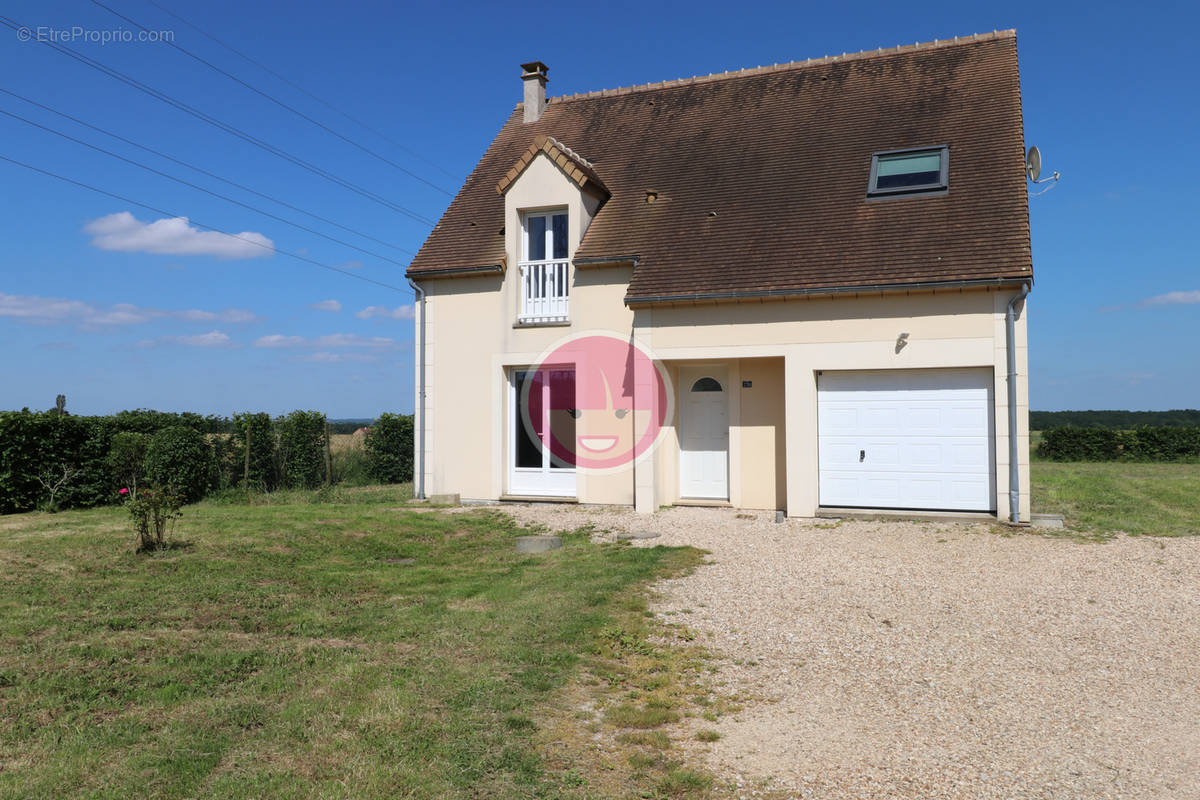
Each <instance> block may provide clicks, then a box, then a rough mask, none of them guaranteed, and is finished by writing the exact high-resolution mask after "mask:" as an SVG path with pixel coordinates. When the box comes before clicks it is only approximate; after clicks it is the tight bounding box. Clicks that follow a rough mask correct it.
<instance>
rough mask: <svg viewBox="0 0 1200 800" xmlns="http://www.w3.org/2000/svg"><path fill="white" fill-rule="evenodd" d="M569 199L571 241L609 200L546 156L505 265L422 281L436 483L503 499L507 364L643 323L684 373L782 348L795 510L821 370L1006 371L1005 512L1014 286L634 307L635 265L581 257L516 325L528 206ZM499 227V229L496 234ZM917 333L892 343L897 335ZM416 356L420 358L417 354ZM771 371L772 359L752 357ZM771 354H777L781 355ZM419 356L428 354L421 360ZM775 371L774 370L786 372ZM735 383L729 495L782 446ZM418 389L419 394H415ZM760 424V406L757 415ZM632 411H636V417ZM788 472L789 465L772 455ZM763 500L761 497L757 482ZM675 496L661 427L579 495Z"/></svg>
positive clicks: (1024, 420) (670, 444)
mask: <svg viewBox="0 0 1200 800" xmlns="http://www.w3.org/2000/svg"><path fill="white" fill-rule="evenodd" d="M560 207H565V208H566V209H567V210H568V213H569V216H570V219H569V233H570V242H569V244H570V248H569V256H571V257H572V258H573V257H574V253H575V248H576V246H577V245H578V243H579V241H580V240H581V239H582V237H583V235H584V233H585V232H586V229H587V224H588V223H589V222H590V220H591V218H592V216H593V215H594V214H595V212H596V210H597V207H598V201H597V200H596V199H595V198H593V197H591V196H589V195H586V194H584V193H582V192H580V191H579V189H578V187H577V186H576V185H575V184H574V183H573V182H572V181H570V180H569V179H568V178H567V177H566V176H565V175H563V173H562V172H561V171H560V170H559V169H558V168H557V167H556V166H554V165H553V164H552V163H551V162H550V161H549V159H548V158H546V157H545V156H544V155H542V156H538V157H537V158H535V160H534V161H533V162H532V163H531V164H530V165H529V166H528V167H527V168H526V170H525V172H524V173H522V175H521V176H520V177H519V178H518V179H517V180H516V181H515V182H514V183H513V184H512V185H511V186H510V187H509V189H508V191H507V193H506V195H505V225H504V237H505V243H506V249H507V253H508V265H507V269H506V271H505V273H504V274H503V275H490V276H472V277H458V278H445V279H427V280H424V281H422V286H423V287H424V288H425V289H426V291H427V301H426V315H427V326H426V342H427V352H426V415H425V419H424V420H418V425H424V429H425V445H426V446H425V453H426V458H425V464H426V470H425V476H426V492H427V493H429V494H433V493H459V494H461V495H462V496H463V497H464V498H468V499H496V498H499V497H501V496H502V495H503V494H504V493H505V481H506V476H507V469H506V464H507V451H506V447H507V432H508V421H507V413H508V403H507V378H506V370H507V369H508V368H511V367H520V366H528V365H530V364H533V363H536V362H537V361H538V358H539V356H540V355H541V354H542V353H543V352H544V351H546V350H547V349H549V348H550V347H551V346H553V345H554V344H555V343H556V342H558V341H559V340H561V339H562V338H564V337H566V336H568V335H571V334H573V333H578V332H582V331H596V330H604V331H610V332H613V333H616V334H618V335H622V336H627V335H629V334H630V333H631V332H632V333H634V334H635V335H636V336H637V338H638V340H639V341H641V342H642V343H643V344H644V345H645V346H647V347H649V348H650V349H651V350H652V351H653V353H654V355H655V356H656V357H657V358H659V359H662V360H664V361H666V362H667V364H668V373H669V374H670V375H671V377H672V379H673V380H674V379H675V378H676V377H677V372H678V370H677V365H678V364H679V363H683V362H701V363H703V362H710V363H712V362H720V363H721V364H722V365H724V368H725V369H727V370H728V373H727V374H728V378H729V383H730V386H731V387H738V386H740V373H739V370H740V369H741V368H742V364H741V362H740V361H739V360H740V359H750V358H776V359H782V364H783V377H782V384H783V386H784V400H783V408H784V417H785V418H784V420H782V421H781V422H782V423H783V427H784V428H785V430H786V434H785V442H786V500H787V502H786V505H787V512H788V514H789V515H791V516H811V515H813V514H814V513H816V511H817V439H816V437H817V391H816V374H817V372H818V371H820V370H866V369H916V368H946V367H987V368H990V369H992V370H993V372H994V374H995V380H996V391H995V398H996V404H995V431H996V448H995V450H996V460H997V463H996V483H997V485H996V497H997V514H998V515H999V516H1000V517H1001V518H1007V516H1008V459H1009V456H1008V409H1007V403H1008V400H1007V398H1008V387H1007V365H1006V358H1007V355H1006V341H1005V307H1006V304H1007V302H1008V300H1009V299H1010V298H1011V297H1012V296H1013V294H1014V293H1015V290H1010V289H1005V290H983V289H975V290H969V291H967V290H941V291H936V292H935V291H924V292H910V293H907V294H890V295H881V294H860V295H854V296H839V297H832V298H812V299H800V300H787V301H766V302H741V303H723V304H686V305H677V306H672V307H655V308H640V309H638V310H637V311H636V312H635V311H633V310H631V309H630V308H628V307H627V306H626V305H625V304H624V302H623V298H624V295H625V291H626V288H627V286H628V282H629V279H630V276H631V274H632V273H631V269H630V268H628V267H611V266H606V267H593V268H588V269H582V270H581V269H576V268H575V267H574V266H572V267H571V299H570V317H571V322H570V324H569V325H567V326H552V327H536V328H529V327H519V326H517V325H516V319H517V313H518V305H519V302H520V285H519V280H520V273H519V269H518V267H517V264H518V262H519V260H520V258H521V254H520V241H521V239H520V234H521V217H520V214H521V212H522V211H525V210H545V209H551V208H560ZM497 235H498V234H497ZM1026 332H1027V327H1026V315H1025V313H1024V309H1022V310H1021V314H1020V316H1019V317H1018V321H1017V328H1016V334H1017V335H1016V344H1017V356H1018V357H1017V368H1018V381H1017V389H1018V391H1017V397H1018V401H1017V402H1018V411H1019V414H1018V430H1017V435H1018V437H1019V445H1020V447H1019V451H1020V454H1021V455H1020V462H1019V463H1020V468H1021V518H1022V519H1024V520H1027V519H1028V518H1029V430H1028V419H1029V417H1028V410H1029V409H1028V397H1029V390H1028V366H1027V365H1028V355H1027V354H1028V341H1027V333H1026ZM900 333H908V334H909V337H908V345H907V346H906V347H904V348H903V349H901V350H900V352H898V353H897V352H896V348H895V346H896V338H897V336H898V335H899V334H900ZM417 362H418V364H419V359H417ZM756 363H757V364H758V366H757V367H756V368H757V369H760V373H759V374H763V373H761V369H762V364H763V363H765V362H756ZM771 363H773V364H775V363H778V362H771ZM418 369H419V366H418ZM773 369H775V372H773V373H772V372H768V373H766V374H763V378H760V380H763V379H767V380H768V381H769V382H770V384H772V385H774V384H775V383H778V382H779V380H778V376H777V372H778V370H777V367H775V368H773ZM738 397H739V393H738V392H736V391H731V393H730V398H729V400H730V407H729V412H730V437H729V441H730V464H729V478H730V502H731V503H732V504H733V505H741V504H742V503H743V500H744V499H748V500H750V501H751V502H754V503H756V504H766V503H768V502H769V500H767V499H753V498H751V497H746V498H744V497H743V495H744V494H745V493H744V491H743V484H744V483H746V482H747V478H745V477H744V476H745V475H747V474H752V473H751V472H748V470H751V468H752V466H753V465H755V464H761V463H764V461H765V460H766V459H770V461H771V462H773V461H774V454H773V453H772V454H767V453H766V451H765V450H763V451H762V452H760V450H759V449H756V448H765V447H767V444H766V443H767V442H770V441H771V437H769V436H767V435H765V434H764V433H763V432H762V431H761V430H760V431H757V432H753V433H751V432H749V431H743V430H742V420H741V419H740V408H739V400H738ZM418 401H419V398H418ZM758 422H760V423H761V419H760V420H758ZM631 424H632V420H631ZM777 469H778V468H777ZM754 497H760V498H761V497H762V495H761V494H756V495H755V496H754ZM677 498H678V439H677V436H676V431H675V429H674V428H671V429H669V430H668V431H666V432H665V433H664V436H663V439H662V440H661V442H660V447H659V448H658V450H656V451H655V454H654V456H653V459H652V460H651V461H649V462H644V463H642V464H641V465H639V466H638V467H637V468H636V469H634V468H632V467H631V468H629V469H627V470H624V471H618V472H613V473H609V474H605V475H584V474H581V475H580V476H579V478H578V499H579V500H580V502H587V503H606V504H608V503H613V504H624V505H635V506H636V508H637V509H638V510H640V511H652V510H654V509H656V508H657V507H658V506H659V505H662V504H667V503H671V502H673V501H674V500H676V499H677Z"/></svg>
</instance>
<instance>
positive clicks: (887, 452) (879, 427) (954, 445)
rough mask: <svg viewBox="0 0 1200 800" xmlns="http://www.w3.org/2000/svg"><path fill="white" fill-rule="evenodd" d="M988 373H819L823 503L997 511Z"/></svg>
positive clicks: (969, 371)
mask: <svg viewBox="0 0 1200 800" xmlns="http://www.w3.org/2000/svg"><path fill="white" fill-rule="evenodd" d="M992 375H993V373H992V371H991V370H989V369H920V370H878V371H872V372H824V373H823V374H821V375H819V376H818V377H817V428H818V437H817V438H818V458H819V464H820V468H819V469H820V502H821V505H822V506H825V507H841V508H845V507H850V508H896V509H931V510H932V509H939V510H948V511H995V509H996V488H995V487H996V468H995V463H996V459H995V437H994V435H993V423H992V415H993V396H992V391H993V388H992V387H993V383H992V380H993V378H992Z"/></svg>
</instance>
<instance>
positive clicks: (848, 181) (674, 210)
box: [409, 32, 1032, 301]
mask: <svg viewBox="0 0 1200 800" xmlns="http://www.w3.org/2000/svg"><path fill="white" fill-rule="evenodd" d="M543 137H544V138H543ZM563 141H569V142H572V143H573V144H575V145H576V146H581V147H583V148H585V149H586V152H587V153H588V154H589V157H590V158H592V159H593V160H594V162H595V164H599V165H600V168H602V170H603V174H604V178H603V183H600V181H599V176H598V175H597V174H596V168H595V167H594V166H593V163H592V162H590V161H587V160H584V159H583V158H582V157H580V156H578V155H577V154H576V153H574V151H571V150H570V148H568V147H566V145H562V144H561V142H563ZM940 144H945V145H948V146H949V148H950V189H949V192H948V193H946V194H944V195H936V196H929V195H926V196H912V197H905V198H890V199H886V200H868V199H867V197H866V190H867V180H868V174H869V170H870V160H871V158H870V157H871V154H872V153H873V152H875V151H879V150H888V149H899V148H904V147H919V146H927V145H940ZM539 150H541V151H543V152H545V153H546V154H547V155H549V156H551V158H552V160H554V161H555V162H556V163H560V162H561V163H563V164H566V165H568V166H567V167H564V171H566V172H567V174H568V176H569V177H571V178H572V179H573V180H575V181H576V182H577V183H580V184H581V185H583V181H587V182H591V181H596V182H597V183H598V184H599V185H600V186H601V187H604V188H606V189H607V190H608V192H609V194H610V197H609V199H608V200H607V202H606V203H605V204H604V205H603V206H602V207H601V209H600V211H599V212H598V213H597V214H596V216H595V218H594V219H593V221H592V223H591V226H590V227H589V229H588V231H587V234H586V236H585V237H584V239H583V241H582V243H581V244H580V246H579V248H578V250H577V251H576V254H575V255H576V258H581V259H603V258H610V257H614V256H618V255H620V256H628V255H630V254H636V255H637V256H638V266H637V268H636V270H635V271H634V275H633V279H632V281H631V283H630V286H629V292H628V299H629V300H631V301H635V300H639V299H640V300H646V299H649V298H655V297H662V296H679V295H696V296H700V295H705V294H713V293H724V292H745V293H753V292H761V291H777V292H786V291H811V290H814V289H821V288H835V287H855V286H867V285H875V284H881V283H886V284H899V285H906V284H912V285H916V284H921V283H935V282H945V281H975V280H980V281H983V280H1007V279H1013V280H1017V279H1026V280H1028V279H1030V278H1031V276H1032V259H1031V254H1030V247H1029V222H1028V195H1027V191H1026V188H1025V176H1024V141H1023V133H1022V121H1021V106H1020V86H1019V78H1018V70H1017V49H1016V39H1015V34H1013V33H1012V32H996V33H987V34H982V35H980V36H978V37H963V38H962V39H958V40H940V41H937V42H935V43H930V44H925V45H917V46H914V45H906V46H898V47H897V48H887V49H881V50H878V51H870V52H867V53H856V54H849V55H843V56H833V57H826V58H824V59H812V60H809V61H805V62H795V63H792V64H784V65H779V66H767V67H759V68H754V69H751V70H746V71H743V72H740V73H721V74H716V75H713V76H708V77H699V78H687V79H680V80H678V81H664V82H661V83H658V84H651V85H648V86H642V87H626V88H623V89H615V90H613V89H609V90H602V91H600V92H591V93H588V94H585V95H572V96H570V97H565V98H557V99H554V100H553V101H552V102H551V103H550V104H549V105H548V106H547V109H546V112H545V114H544V115H543V117H542V119H541V120H539V121H538V122H536V123H531V124H528V125H525V124H523V123H522V114H521V110H520V108H519V107H518V108H517V110H515V111H514V113H513V114H512V116H511V117H510V118H509V120H508V122H507V123H506V124H505V126H504V128H503V129H502V130H501V131H500V133H499V134H498V135H497V137H496V139H495V140H494V141H493V142H492V144H491V146H490V147H489V148H488V150H487V152H486V153H485V154H484V156H483V158H482V160H481V161H480V162H479V164H478V166H477V167H476V168H475V170H474V171H473V172H472V173H471V176H470V177H469V178H468V179H467V182H466V183H465V184H464V186H463V187H462V189H461V190H460V192H459V194H458V196H457V197H456V198H455V199H454V201H453V202H452V203H451V205H450V207H449V208H448V209H447V211H446V213H445V214H444V215H443V217H442V220H441V222H440V223H439V224H438V225H437V227H435V229H434V231H433V233H431V234H430V236H429V238H428V239H427V240H426V242H425V245H424V246H423V247H422V248H421V251H420V253H418V255H417V257H416V258H414V259H413V262H412V264H411V266H410V267H409V275H410V276H412V277H416V278H419V277H420V276H421V274H422V272H425V271H431V270H442V269H447V268H462V267H474V266H480V265H486V264H497V263H500V261H501V259H502V258H503V256H504V240H503V237H502V236H499V235H497V234H496V232H497V231H499V230H500V228H501V227H502V226H503V225H504V200H503V197H501V196H499V194H497V193H494V192H493V191H491V189H492V188H493V187H494V188H496V189H497V190H498V191H499V192H500V193H501V194H502V193H503V189H502V188H501V184H505V182H506V181H507V182H508V183H511V181H512V180H514V179H515V177H516V174H519V172H520V169H523V168H524V166H526V165H528V163H529V161H526V160H524V157H525V156H526V155H529V156H530V158H532V154H533V153H536V152H538V151H539ZM560 157H561V158H560ZM514 164H518V165H520V168H515V167H514ZM575 170H578V171H579V172H581V173H582V174H583V181H581V179H580V177H578V176H576V175H575V172H574V171H575ZM505 185H506V184H505ZM647 186H654V187H657V191H658V193H659V194H658V198H657V202H655V203H647V202H646V189H645V187H647ZM712 212H716V216H710V214H711V213H712ZM469 222H477V223H478V225H476V226H475V227H471V226H470V225H469V224H468V223H469Z"/></svg>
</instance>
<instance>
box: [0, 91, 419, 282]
mask: <svg viewBox="0 0 1200 800" xmlns="http://www.w3.org/2000/svg"><path fill="white" fill-rule="evenodd" d="M0 92H3V93H4V94H7V95H11V96H13V97H19V98H20V99H22V100H26V98H23V97H20V95H17V94H15V93H14V92H10V91H8V90H7V89H4V88H0ZM26 102H29V103H33V105H36V106H40V107H41V108H45V109H47V110H48V111H53V113H55V114H59V112H57V111H54V110H53V109H51V108H49V107H48V106H43V105H41V103H34V102H33V101H32V100H26ZM0 114H3V115H4V116H6V117H11V118H12V119H15V120H19V121H21V122H24V123H25V124H26V125H30V126H32V127H34V128H39V129H41V130H43V131H46V132H47V133H52V134H54V135H55V136H59V137H61V138H63V139H66V140H68V141H71V142H75V143H76V144H79V145H82V146H84V147H87V148H89V149H91V150H95V151H96V152H99V153H104V154H105V155H107V156H111V157H112V158H115V159H118V160H120V161H124V162H125V163H126V164H132V165H133V166H135V167H138V168H139V169H144V170H146V171H147V172H152V173H154V174H155V175H159V176H161V177H163V178H166V179H167V180H171V181H174V182H175V183H179V184H182V185H184V186H187V187H189V188H192V189H196V190H197V191H201V192H204V193H205V194H208V195H212V196H213V197H216V198H218V199H220V200H225V201H226V202H229V203H233V204H234V205H238V206H241V207H242V208H245V209H249V210H250V211H253V212H255V213H256V214H262V215H263V216H265V217H270V218H271V219H274V220H277V221H279V222H282V223H284V224H285V225H290V226H292V227H293V228H298V229H299V230H302V231H307V232H308V233H311V234H314V235H316V236H320V237H321V238H322V239H328V240H329V241H331V242H335V243H336V244H340V245H343V246H345V247H349V248H352V249H354V250H357V251H359V252H360V253H365V254H367V255H369V256H374V257H375V258H379V259H382V260H384V261H390V262H391V263H393V264H396V265H398V266H401V267H403V266H406V265H405V264H404V263H403V262H400V261H396V260H394V259H392V258H389V257H388V256H385V255H380V254H379V253H376V252H374V251H373V250H367V249H365V248H362V247H359V246H358V245H356V244H352V243H350V242H346V241H343V240H342V239H338V238H336V237H333V236H329V235H327V234H324V233H322V232H321V231H318V230H315V229H313V228H310V227H308V226H307V225H301V224H300V223H298V222H292V221H291V220H289V219H285V218H284V217H280V216H276V215H275V214H272V213H271V212H269V211H263V210H262V209H261V208H258V207H257V206H252V205H249V204H248V203H243V202H241V201H240V200H237V199H234V198H232V197H227V196H226V195H223V194H220V193H219V192H214V191H212V190H211V189H207V188H205V187H203V186H199V185H197V184H194V183H191V182H190V181H185V180H183V179H182V178H178V177H175V176H174V175H170V174H168V173H166V172H162V171H161V170H157V169H155V168H154V167H151V166H149V165H147V164H143V163H142V162H140V161H134V160H133V159H130V158H126V157H125V156H123V155H120V154H119V153H114V152H112V151H111V150H106V149H104V148H103V147H100V146H98V145H94V144H91V143H90V142H85V141H84V140H82V139H77V138H75V137H74V136H71V135H70V134H66V133H63V132H62V131H59V130H55V129H54V128H51V127H48V126H46V125H42V124H41V123H38V122H34V121H33V120H31V119H27V118H26V117H22V116H21V115H20V114H14V113H12V112H11V111H5V110H4V109H0ZM59 115H60V116H63V117H66V118H67V119H71V120H74V121H76V122H79V124H81V125H86V126H87V127H89V128H93V129H94V130H99V131H100V132H101V133H107V131H104V130H102V129H100V128H96V127H95V126H93V125H88V124H87V123H86V122H82V121H80V120H75V118H74V117H71V116H68V115H66V114H59ZM108 135H110V136H112V137H114V138H116V139H120V140H121V141H125V142H129V140H128V139H125V138H124V137H121V136H117V135H116V134H108ZM129 143H130V144H132V145H133V146H134V147H141V145H138V144H136V143H135V142H129ZM142 149H144V150H148V151H149V152H152V153H155V154H156V155H162V154H161V153H157V152H156V151H154V150H149V148H142ZM162 157H163V158H167V159H169V160H171V161H175V162H176V163H179V164H183V165H184V166H189V165H188V164H186V163H184V162H182V161H178V160H177V159H174V158H171V157H170V156H166V155H162ZM191 169H195V170H196V171H198V172H203V173H204V174H206V175H212V173H210V172H207V171H205V170H202V169H199V168H198V167H191ZM212 177H214V178H217V180H222V181H224V180H225V179H224V178H221V177H219V176H216V175H212ZM225 182H226V183H229V184H231V185H233V186H237V187H238V188H241V189H246V191H248V192H252V193H254V194H258V195H259V196H261V197H266V198H267V199H268V200H273V201H274V202H277V203H280V204H282V205H286V206H288V207H289V208H295V209H296V210H297V211H300V212H302V213H305V214H307V213H308V212H306V211H304V210H303V209H301V208H296V207H295V206H292V205H291V204H289V203H284V202H283V201H282V200H275V198H273V197H270V196H269V195H263V194H260V193H259V192H255V191H254V190H253V189H248V188H246V187H244V186H241V185H240V184H237V183H233V182H232V181H225ZM309 216H312V217H316V215H315V214H309ZM316 218H317V219H322V220H323V219H324V218H323V217H316ZM331 224H333V225H337V223H336V222H334V223H331ZM338 227H343V226H341V225H338ZM347 230H350V229H347ZM351 233H356V234H357V235H359V236H365V237H366V238H369V239H370V238H373V237H369V236H366V234H358V233H357V231H353V230H351ZM376 241H378V240H376ZM382 244H385V245H387V246H388V247H393V248H395V249H396V250H401V251H403V252H405V253H408V254H410V255H414V254H413V251H411V250H408V249H406V248H403V247H399V246H397V245H390V244H388V243H387V242H382Z"/></svg>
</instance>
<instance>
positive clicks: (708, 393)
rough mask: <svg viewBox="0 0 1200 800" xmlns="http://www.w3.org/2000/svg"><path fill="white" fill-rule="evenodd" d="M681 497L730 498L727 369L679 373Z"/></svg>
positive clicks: (699, 368)
mask: <svg viewBox="0 0 1200 800" xmlns="http://www.w3.org/2000/svg"><path fill="white" fill-rule="evenodd" d="M679 377H680V381H679V383H680V387H679V388H680V395H681V397H680V398H679V405H680V409H679V496H680V497H682V498H689V497H692V498H699V499H705V500H727V499H729V390H728V379H727V377H726V374H725V370H718V369H715V368H712V367H682V368H680V370H679Z"/></svg>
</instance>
